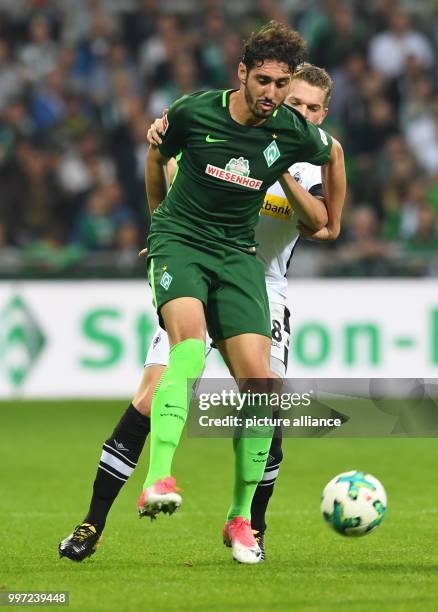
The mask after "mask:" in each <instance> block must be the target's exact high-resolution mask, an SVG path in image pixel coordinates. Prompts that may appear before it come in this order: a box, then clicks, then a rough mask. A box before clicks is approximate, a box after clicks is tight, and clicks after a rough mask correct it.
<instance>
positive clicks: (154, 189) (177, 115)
mask: <svg viewBox="0 0 438 612" xmlns="http://www.w3.org/2000/svg"><path fill="white" fill-rule="evenodd" d="M189 107H190V96H183V97H182V98H180V99H179V100H177V101H176V102H175V103H174V104H172V106H171V107H170V109H169V112H168V113H165V114H164V115H163V117H162V118H161V120H160V121H161V125H160V132H161V134H160V137H159V139H158V142H153V143H152V144H150V146H149V152H148V156H147V158H146V172H145V180H146V193H147V196H148V202H149V208H150V210H151V213H153V212H154V211H155V210H156V209H157V207H158V206H159V204H160V203H161V202H162V201H163V200H164V198H165V197H166V193H167V189H168V184H167V183H166V178H170V176H171V178H172V179H173V176H174V171H173V169H172V167H171V168H170V169H169V170H170V172H171V173H172V174H171V175H170V174H169V172H168V171H167V170H166V166H167V164H168V162H169V159H171V158H172V157H174V156H175V155H177V154H178V153H179V152H180V151H181V149H182V148H183V146H184V143H185V139H186V136H187V130H188V124H189ZM151 127H152V126H151ZM150 129H151V128H150ZM150 129H149V132H150ZM148 137H149V133H148Z"/></svg>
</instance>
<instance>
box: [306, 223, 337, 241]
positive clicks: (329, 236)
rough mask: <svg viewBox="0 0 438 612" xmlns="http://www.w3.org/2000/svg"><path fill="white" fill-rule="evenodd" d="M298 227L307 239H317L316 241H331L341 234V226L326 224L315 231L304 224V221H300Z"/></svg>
mask: <svg viewBox="0 0 438 612" xmlns="http://www.w3.org/2000/svg"><path fill="white" fill-rule="evenodd" d="M297 229H298V231H299V232H300V236H301V237H302V238H305V239H306V240H315V241H316V242H331V241H333V240H336V238H337V237H338V236H339V231H340V230H339V228H334V227H330V226H328V225H326V226H325V227H323V228H321V229H320V230H318V231H316V232H315V231H314V230H312V229H310V228H309V227H307V225H304V223H303V222H302V221H298V223H297Z"/></svg>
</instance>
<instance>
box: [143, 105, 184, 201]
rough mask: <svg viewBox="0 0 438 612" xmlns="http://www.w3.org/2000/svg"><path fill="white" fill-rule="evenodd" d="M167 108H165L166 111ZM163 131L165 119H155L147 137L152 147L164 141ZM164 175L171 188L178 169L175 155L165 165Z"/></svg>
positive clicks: (167, 184)
mask: <svg viewBox="0 0 438 612" xmlns="http://www.w3.org/2000/svg"><path fill="white" fill-rule="evenodd" d="M166 112H167V109H165V110H164V113H166ZM162 133H163V120H162V118H158V119H155V121H154V122H153V123H152V124H151V126H150V127H149V129H148V132H147V136H146V139H147V141H148V143H149V145H150V146H151V147H154V148H157V147H158V146H159V145H160V144H161V143H162V142H163V141H162V139H161V135H162ZM163 170H164V176H165V179H166V188H167V190H168V189H169V187H170V185H171V184H172V182H173V179H174V177H175V174H176V170H177V162H176V159H175V158H174V157H171V158H170V159H168V160H167V163H166V164H165V165H164V167H163Z"/></svg>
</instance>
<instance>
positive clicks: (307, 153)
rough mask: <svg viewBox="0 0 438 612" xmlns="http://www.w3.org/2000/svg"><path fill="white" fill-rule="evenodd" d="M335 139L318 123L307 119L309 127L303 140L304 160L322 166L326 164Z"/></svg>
mask: <svg viewBox="0 0 438 612" xmlns="http://www.w3.org/2000/svg"><path fill="white" fill-rule="evenodd" d="M332 145H333V139H332V137H331V136H330V134H328V133H327V132H325V131H324V130H322V129H321V128H320V127H318V126H317V125H313V123H310V121H307V129H306V131H305V138H304V141H303V150H302V152H303V154H302V159H303V161H306V162H309V163H310V164H315V165H317V166H322V165H324V164H326V163H327V162H328V160H329V157H330V151H331V150H332Z"/></svg>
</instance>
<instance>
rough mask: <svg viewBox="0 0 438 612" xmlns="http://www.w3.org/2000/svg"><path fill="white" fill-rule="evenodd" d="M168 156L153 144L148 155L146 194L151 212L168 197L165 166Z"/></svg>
mask: <svg viewBox="0 0 438 612" xmlns="http://www.w3.org/2000/svg"><path fill="white" fill-rule="evenodd" d="M168 161H169V160H168V158H167V157H164V156H163V155H162V154H161V153H160V150H159V149H158V147H156V146H153V145H151V146H150V147H149V151H148V154H147V157H146V169H145V181H146V194H147V198H148V204H149V210H150V211H151V214H152V213H153V212H154V211H155V210H156V209H157V208H158V206H159V205H160V204H161V202H162V201H163V200H164V198H165V197H166V193H167V185H166V175H165V167H166V165H167V162H168Z"/></svg>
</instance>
